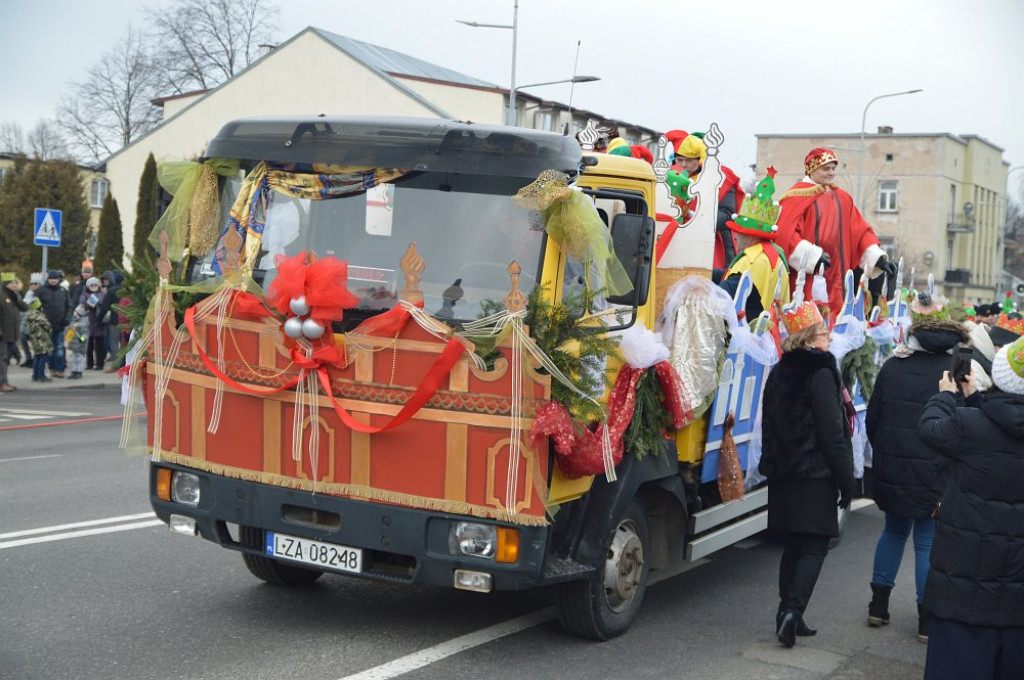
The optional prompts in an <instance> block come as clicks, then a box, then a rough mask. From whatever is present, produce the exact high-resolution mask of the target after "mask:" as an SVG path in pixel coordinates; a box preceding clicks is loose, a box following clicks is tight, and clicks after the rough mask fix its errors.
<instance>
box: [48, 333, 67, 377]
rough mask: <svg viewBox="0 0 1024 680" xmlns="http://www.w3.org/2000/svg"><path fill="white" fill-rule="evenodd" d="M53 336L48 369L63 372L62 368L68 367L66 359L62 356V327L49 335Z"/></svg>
mask: <svg viewBox="0 0 1024 680" xmlns="http://www.w3.org/2000/svg"><path fill="white" fill-rule="evenodd" d="M51 337H52V338H53V351H52V352H50V360H49V362H48V363H49V365H50V370H51V371H55V372H57V373H63V372H64V369H66V368H67V367H68V362H67V359H66V358H65V357H64V329H61V330H59V331H55V332H54V333H53V335H52V336H51Z"/></svg>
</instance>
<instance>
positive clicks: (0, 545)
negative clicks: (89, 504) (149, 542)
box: [0, 519, 163, 550]
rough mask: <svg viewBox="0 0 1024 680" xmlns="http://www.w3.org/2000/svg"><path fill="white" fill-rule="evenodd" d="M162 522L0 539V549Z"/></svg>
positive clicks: (153, 525) (142, 526) (140, 527)
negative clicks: (16, 538)
mask: <svg viewBox="0 0 1024 680" xmlns="http://www.w3.org/2000/svg"><path fill="white" fill-rule="evenodd" d="M161 524H163V522H162V521H160V520H158V519H153V520H149V521H148V522H136V523H134V524H118V525H116V526H112V527H97V528H95V529H83V530H81V531H69V532H67V533H66V534H51V535H49V536H37V537H35V538H22V539H19V540H14V541H0V550H3V549H4V548H17V547H20V546H23V545H35V544H37V543H50V542H52V541H63V540H66V539H69V538H81V537H83V536H98V535H100V534H112V533H115V532H118V531H130V530H132V529H145V528H147V527H155V526H158V525H161Z"/></svg>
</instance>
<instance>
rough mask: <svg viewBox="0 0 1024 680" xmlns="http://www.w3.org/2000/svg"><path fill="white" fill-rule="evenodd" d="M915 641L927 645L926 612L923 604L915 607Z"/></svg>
mask: <svg viewBox="0 0 1024 680" xmlns="http://www.w3.org/2000/svg"><path fill="white" fill-rule="evenodd" d="M917 641H918V642H924V643H926V644H927V643H928V610H927V609H925V608H924V605H923V604H919V605H917Z"/></svg>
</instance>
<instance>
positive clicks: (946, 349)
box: [865, 300, 967, 642]
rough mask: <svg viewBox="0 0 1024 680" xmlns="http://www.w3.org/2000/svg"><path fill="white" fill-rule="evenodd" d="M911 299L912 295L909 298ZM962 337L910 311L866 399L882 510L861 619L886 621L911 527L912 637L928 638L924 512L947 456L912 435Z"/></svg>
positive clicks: (936, 494) (930, 533) (937, 492)
mask: <svg viewBox="0 0 1024 680" xmlns="http://www.w3.org/2000/svg"><path fill="white" fill-rule="evenodd" d="M918 302H919V301H917V300H915V304H918ZM966 341H967V333H966V332H965V331H964V329H963V326H961V325H960V324H958V323H956V322H955V321H952V320H950V319H944V318H940V317H938V316H924V317H918V318H917V320H915V321H914V323H913V324H912V325H911V327H910V331H909V335H908V339H907V344H906V345H904V346H902V347H900V348H898V349H897V350H896V354H895V355H894V356H893V358H891V359H889V360H888V361H886V362H885V364H883V366H882V370H881V371H879V373H878V378H877V380H876V381H875V389H874V392H872V394H871V400H870V401H869V402H868V408H867V414H866V418H865V424H866V425H867V434H868V440H869V441H870V442H871V449H872V451H873V456H872V460H871V469H872V473H873V475H874V486H873V488H874V497H875V503H877V504H878V507H879V509H880V510H882V511H883V512H885V528H884V529H883V530H882V535H881V536H880V537H879V538H878V544H877V545H876V547H875V561H874V567H873V571H872V575H871V603H870V604H869V605H868V625H869V626H881V625H883V624H886V623H889V595H890V593H891V592H892V589H893V586H895V585H896V574H897V573H898V572H899V569H900V562H901V561H902V559H903V549H904V547H905V546H906V543H907V538H909V537H910V534H911V531H913V534H914V566H915V570H914V576H915V584H916V586H917V607H918V622H917V636H918V640H920V641H921V642H927V641H928V630H927V617H926V615H925V612H924V607H923V603H924V592H925V581H926V579H927V578H928V561H929V556H930V554H931V548H932V539H933V538H934V536H935V520H934V519H932V513H933V512H934V511H935V506H936V505H937V504H938V502H939V499H940V498H941V497H942V492H943V490H944V489H945V488H946V480H947V479H948V476H949V475H948V469H949V462H948V460H946V459H944V458H941V457H940V456H939V455H938V454H937V453H936V452H935V451H934V450H933V449H932V448H931V447H929V446H927V445H925V443H924V442H922V441H921V440H920V439H918V437H917V423H918V421H919V420H921V412H922V411H923V410H924V405H925V402H927V401H928V399H929V398H930V397H931V396H933V395H934V394H936V393H937V391H938V389H937V388H936V384H937V383H938V381H939V378H941V377H942V374H943V372H944V371H946V370H947V369H948V368H949V362H950V352H951V351H952V350H953V348H954V347H956V346H957V344H958V343H960V342H966Z"/></svg>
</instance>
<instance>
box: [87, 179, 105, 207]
mask: <svg viewBox="0 0 1024 680" xmlns="http://www.w3.org/2000/svg"><path fill="white" fill-rule="evenodd" d="M105 200H107V180H105V179H94V180H93V181H92V187H91V188H90V189H89V205H90V206H91V207H93V208H102V207H103V201H105Z"/></svg>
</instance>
